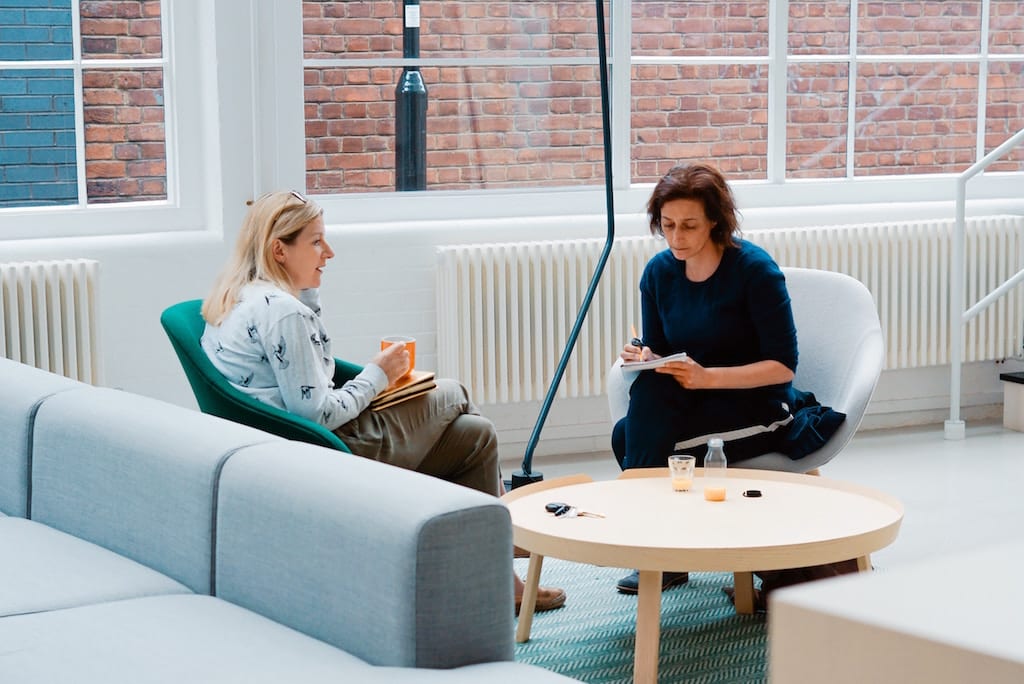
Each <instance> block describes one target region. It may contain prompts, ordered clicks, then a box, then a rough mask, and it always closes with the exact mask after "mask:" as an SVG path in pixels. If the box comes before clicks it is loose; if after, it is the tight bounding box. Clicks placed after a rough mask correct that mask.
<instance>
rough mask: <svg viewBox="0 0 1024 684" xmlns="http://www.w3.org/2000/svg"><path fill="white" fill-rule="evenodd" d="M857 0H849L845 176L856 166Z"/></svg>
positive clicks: (849, 176) (851, 172)
mask: <svg viewBox="0 0 1024 684" xmlns="http://www.w3.org/2000/svg"><path fill="white" fill-rule="evenodd" d="M858 1H859V0H850V40H849V41H848V43H849V45H850V52H849V56H848V59H849V69H848V71H849V84H848V85H847V87H846V92H847V102H846V177H847V178H853V172H854V169H855V168H856V161H857V160H856V158H855V157H854V154H855V153H856V148H855V147H854V142H855V141H856V138H857V38H858V36H859V35H860V32H859V31H858V30H857V10H858V9H859V7H858V4H857V3H858Z"/></svg>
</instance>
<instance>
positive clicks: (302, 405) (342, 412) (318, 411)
mask: <svg viewBox="0 0 1024 684" xmlns="http://www.w3.org/2000/svg"><path fill="white" fill-rule="evenodd" d="M318 335H319V330H318V329H317V327H315V326H314V325H313V323H312V322H311V321H309V320H307V318H306V317H305V316H303V315H302V314H301V313H298V312H296V313H292V314H289V315H287V316H285V317H283V318H281V319H280V320H279V321H278V322H277V323H275V324H273V325H272V326H271V327H270V329H269V330H268V335H266V336H264V337H263V346H264V349H265V352H266V355H267V358H268V359H269V360H270V365H271V367H272V368H273V370H274V377H275V379H276V380H277V384H278V388H279V389H280V392H281V399H282V401H283V402H284V405H285V407H286V408H287V409H288V411H290V412H291V413H295V414H297V415H300V416H302V417H303V418H306V419H308V420H312V421H313V422H316V423H319V424H321V425H323V426H325V427H326V428H328V429H329V430H335V429H337V428H339V427H341V426H342V425H344V424H345V423H347V422H349V421H350V420H352V419H353V418H355V417H356V416H358V415H359V414H360V413H362V412H363V411H364V410H365V409H366V408H367V407H368V406H369V405H370V402H371V401H372V400H373V398H374V397H375V396H377V394H379V393H380V392H381V391H382V390H383V389H384V388H385V387H387V382H388V381H387V375H385V374H384V371H382V370H381V369H380V368H379V367H377V366H376V365H374V364H368V365H367V366H366V367H365V368H364V369H363V371H362V372H361V373H359V375H357V376H356V377H354V378H353V379H351V380H349V381H348V382H346V383H345V384H344V385H342V386H341V387H339V388H337V389H335V388H333V387H332V381H331V376H330V374H328V372H327V370H326V367H325V365H324V363H323V355H322V354H321V351H320V348H319V346H318V345H316V344H315V343H314V342H313V341H312V340H315V339H317V337H318Z"/></svg>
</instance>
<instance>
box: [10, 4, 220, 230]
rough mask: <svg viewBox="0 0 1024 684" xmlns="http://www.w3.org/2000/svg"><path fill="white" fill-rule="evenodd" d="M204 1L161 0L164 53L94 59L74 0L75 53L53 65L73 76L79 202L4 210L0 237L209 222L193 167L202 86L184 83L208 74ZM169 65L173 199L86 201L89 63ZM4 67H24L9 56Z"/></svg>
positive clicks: (167, 121)
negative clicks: (84, 47) (85, 55)
mask: <svg viewBox="0 0 1024 684" xmlns="http://www.w3.org/2000/svg"><path fill="white" fill-rule="evenodd" d="M205 4H206V3H204V2H202V0H173V2H172V1H171V0H161V3H160V10H161V22H160V23H161V34H162V35H161V37H162V45H163V49H162V55H161V58H159V59H157V58H150V59H139V60H135V59H123V60H122V59H117V60H115V59H89V60H83V59H82V57H81V39H80V36H79V33H80V32H79V29H78V24H79V12H78V7H77V3H75V4H73V6H72V17H73V18H72V22H73V24H74V31H73V34H74V41H75V44H74V58H73V60H72V61H71V62H55V63H52V64H49V65H48V68H56V69H70V70H72V71H73V74H74V82H75V90H76V92H75V121H76V123H75V136H76V145H77V154H76V161H77V164H78V187H79V202H78V204H74V205H61V206H41V207H16V208H0V241H3V240H37V239H47V238H63V237H91V236H97V235H125V234H132V233H152V232H162V231H172V230H184V229H195V228H198V227H199V226H201V224H202V222H203V210H202V207H203V205H204V175H203V174H202V173H195V172H189V171H190V170H194V169H203V168H206V164H205V163H204V150H203V145H202V141H203V139H204V134H203V118H202V112H203V103H202V100H201V94H202V89H201V88H197V87H191V88H190V87H181V84H185V83H192V84H196V83H200V82H201V81H202V80H203V79H202V78H201V76H202V69H203V68H204V52H203V50H202V49H199V48H198V46H197V44H196V43H197V37H199V36H204V35H206V36H208V35H210V32H209V30H208V26H209V23H210V19H211V16H212V15H211V14H210V8H209V7H204V5H205ZM153 65H159V66H161V67H162V68H163V72H164V73H163V97H164V135H165V143H166V156H167V199H166V200H150V201H140V202H120V203H100V204H91V205H87V204H85V183H86V180H85V158H84V156H85V155H84V149H85V145H84V137H83V136H84V123H83V114H82V107H83V105H82V97H81V92H82V91H81V83H82V70H83V68H85V69H88V68H89V67H91V66H104V67H116V66H131V67H134V68H142V67H147V66H153ZM0 66H2V67H4V68H5V69H18V68H24V67H23V66H19V63H18V62H3V63H0Z"/></svg>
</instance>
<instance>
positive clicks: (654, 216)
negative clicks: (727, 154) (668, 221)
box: [647, 164, 740, 247]
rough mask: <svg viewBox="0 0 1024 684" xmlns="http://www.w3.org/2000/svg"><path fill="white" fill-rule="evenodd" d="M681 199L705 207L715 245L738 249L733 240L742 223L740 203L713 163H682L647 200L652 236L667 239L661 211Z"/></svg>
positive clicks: (662, 181)
mask: <svg viewBox="0 0 1024 684" xmlns="http://www.w3.org/2000/svg"><path fill="white" fill-rule="evenodd" d="M677 199H692V200H697V201H698V202H700V203H701V204H702V205H703V206H704V214H705V215H706V216H707V217H708V219H710V220H711V222H712V223H713V224H714V225H713V226H712V228H711V239H712V241H714V242H715V244H718V245H723V246H725V247H735V246H736V243H735V241H734V240H733V237H734V236H735V235H736V234H737V233H739V230H740V224H739V217H738V213H739V212H738V211H737V210H736V200H735V198H734V197H733V195H732V189H731V188H730V187H729V184H728V183H727V182H726V180H725V176H723V175H722V172H721V171H719V170H718V169H716V168H715V167H713V166H711V165H709V164H680V165H679V166H673V167H672V169H670V170H669V172H668V173H666V174H665V175H664V176H662V177H661V180H659V181H658V183H657V185H655V186H654V190H653V192H651V198H650V199H649V200H647V218H648V219H649V220H650V224H651V234H652V235H660V236H662V237H664V235H665V234H664V233H663V232H662V230H661V208H662V207H663V206H665V203H666V202H671V201H672V200H677Z"/></svg>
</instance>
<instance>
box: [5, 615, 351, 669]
mask: <svg viewBox="0 0 1024 684" xmlns="http://www.w3.org/2000/svg"><path fill="white" fill-rule="evenodd" d="M0 644H3V647H2V650H3V655H2V657H0V682H12V683H13V682H17V683H18V684H44V683H45V684H52V682H76V683H77V684H91V683H96V684H100V683H102V684H137V683H138V682H146V684H181V683H182V682H189V683H190V684H195V683H199V682H211V683H213V682H216V683H217V684H226V683H228V682H237V683H238V684H242V683H245V684H259V683H261V682H266V683H268V684H270V683H273V684H280V683H281V682H303V684H317V683H318V682H324V683H327V682H330V684H338V683H339V682H365V681H370V679H369V677H367V676H365V675H364V674H363V673H366V672H369V670H370V667H369V666H368V665H367V664H365V663H363V662H361V661H360V660H359V659H357V658H355V657H353V656H351V655H349V654H346V653H344V652H343V651H339V650H338V649H335V648H332V647H331V646H328V645H327V644H325V643H323V642H321V641H317V640H315V639H311V638H309V637H307V636H304V635H302V634H299V633H298V632H296V631H294V630H292V629H288V628H287V627H284V626H282V625H279V624H277V623H275V622H272V621H271V620H268V619H266V618H264V617H261V616H259V615H256V614H255V613H252V612H250V611H247V610H243V609H242V608H239V607H238V606H234V605H231V604H230V603H227V602H225V601H221V600H220V599H216V598H213V597H210V596H199V595H176V596H155V597H147V598H139V599H130V600H126V601H114V602H112V603H102V604H97V605H91V606H82V607H80V608H72V609H69V610H61V611H50V612H46V613H34V614H31V615H18V616H13V617H8V618H4V619H2V620H0Z"/></svg>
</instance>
